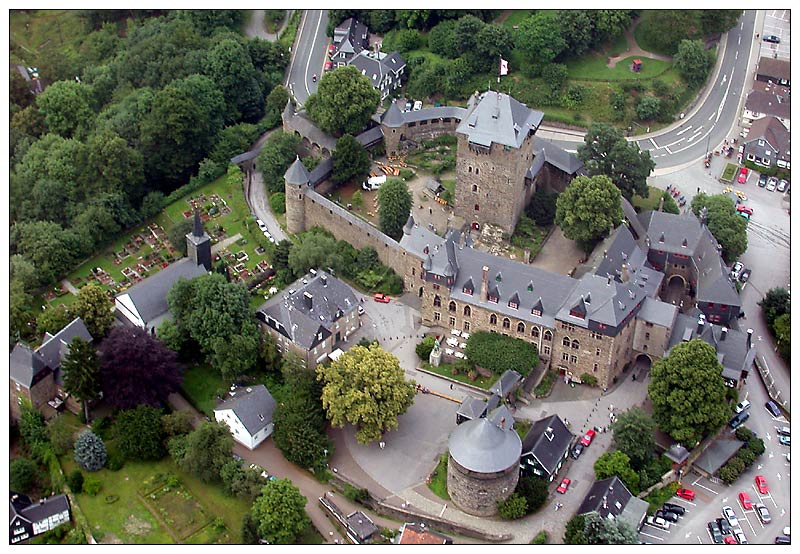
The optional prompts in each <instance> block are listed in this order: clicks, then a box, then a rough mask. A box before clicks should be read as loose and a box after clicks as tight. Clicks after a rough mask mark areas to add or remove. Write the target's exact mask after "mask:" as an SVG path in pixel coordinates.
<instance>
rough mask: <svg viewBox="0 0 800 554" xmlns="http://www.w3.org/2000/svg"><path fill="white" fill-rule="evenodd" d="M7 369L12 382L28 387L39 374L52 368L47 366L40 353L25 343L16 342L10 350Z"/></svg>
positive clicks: (36, 379)
mask: <svg viewBox="0 0 800 554" xmlns="http://www.w3.org/2000/svg"><path fill="white" fill-rule="evenodd" d="M8 369H9V376H10V377H11V379H12V380H14V382H16V383H19V384H20V385H22V386H24V387H26V388H30V387H31V386H33V385H34V383H35V382H36V381H38V378H39V377H41V375H44V374H46V373H47V372H48V371H50V370H51V369H52V368H49V367H48V366H47V363H46V362H45V361H44V358H43V357H42V355H41V354H38V353H36V352H34V351H33V350H31V349H30V347H29V346H27V345H25V344H22V343H17V344H16V345H15V346H14V349H13V350H12V351H11V356H10V358H9V367H8Z"/></svg>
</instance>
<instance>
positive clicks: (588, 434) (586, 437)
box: [581, 429, 597, 446]
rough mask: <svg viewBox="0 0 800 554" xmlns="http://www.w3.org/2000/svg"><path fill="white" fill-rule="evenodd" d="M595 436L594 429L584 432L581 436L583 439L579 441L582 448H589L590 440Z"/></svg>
mask: <svg viewBox="0 0 800 554" xmlns="http://www.w3.org/2000/svg"><path fill="white" fill-rule="evenodd" d="M596 434H597V433H596V432H595V430H594V429H589V430H588V431H586V434H585V435H583V438H582V439H581V444H582V445H583V446H589V445H590V444H592V440H593V439H594V436H595V435H596Z"/></svg>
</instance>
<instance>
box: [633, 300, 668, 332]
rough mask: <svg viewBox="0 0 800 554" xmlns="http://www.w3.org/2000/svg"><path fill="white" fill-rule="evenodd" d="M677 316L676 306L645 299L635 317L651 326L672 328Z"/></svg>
mask: <svg viewBox="0 0 800 554" xmlns="http://www.w3.org/2000/svg"><path fill="white" fill-rule="evenodd" d="M677 315H678V307H677V306H675V305H673V304H669V303H667V302H662V301H661V300H657V299H655V298H645V299H644V302H643V303H642V308H641V309H640V310H639V313H638V314H636V317H637V318H638V319H641V320H642V321H646V322H648V323H652V324H653V325H659V326H661V327H672V325H673V324H674V322H675V317H676V316H677Z"/></svg>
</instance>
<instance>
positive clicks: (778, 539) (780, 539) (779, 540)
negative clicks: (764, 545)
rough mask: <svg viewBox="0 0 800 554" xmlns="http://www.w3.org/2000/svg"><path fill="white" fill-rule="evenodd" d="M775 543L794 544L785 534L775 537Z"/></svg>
mask: <svg viewBox="0 0 800 554" xmlns="http://www.w3.org/2000/svg"><path fill="white" fill-rule="evenodd" d="M775 544H792V539H790V538H789V537H785V536H783V535H781V536H779V537H775Z"/></svg>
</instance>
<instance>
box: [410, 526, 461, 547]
mask: <svg viewBox="0 0 800 554" xmlns="http://www.w3.org/2000/svg"><path fill="white" fill-rule="evenodd" d="M397 544H453V539H451V538H450V537H447V536H445V535H442V534H441V533H437V532H436V531H431V530H430V529H428V528H426V527H425V524H424V523H404V524H403V526H402V527H401V528H400V534H399V535H398V539H397Z"/></svg>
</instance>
